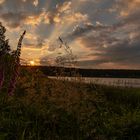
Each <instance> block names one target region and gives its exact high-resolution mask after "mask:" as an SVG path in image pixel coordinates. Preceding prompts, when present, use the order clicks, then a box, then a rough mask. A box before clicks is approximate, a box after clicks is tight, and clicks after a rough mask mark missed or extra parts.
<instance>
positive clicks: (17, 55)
mask: <svg viewBox="0 0 140 140" xmlns="http://www.w3.org/2000/svg"><path fill="white" fill-rule="evenodd" d="M25 33H26V31H24V32H23V34H22V35H21V37H20V39H19V42H18V45H17V50H16V51H15V53H14V54H13V57H14V69H13V75H12V78H11V80H10V84H9V88H8V95H9V96H12V95H13V92H14V89H15V86H16V81H17V78H18V75H19V66H20V53H21V45H22V40H23V38H24V35H25Z"/></svg>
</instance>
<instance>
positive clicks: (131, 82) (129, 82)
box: [49, 76, 140, 88]
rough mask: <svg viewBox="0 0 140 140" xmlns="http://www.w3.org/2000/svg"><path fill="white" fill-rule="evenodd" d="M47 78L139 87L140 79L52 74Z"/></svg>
mask: <svg viewBox="0 0 140 140" xmlns="http://www.w3.org/2000/svg"><path fill="white" fill-rule="evenodd" d="M49 78H51V79H59V80H67V81H73V82H83V83H95V84H101V85H111V86H121V87H138V88H140V79H135V78H89V77H54V76H49Z"/></svg>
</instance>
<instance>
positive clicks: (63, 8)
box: [0, 0, 140, 69]
mask: <svg viewBox="0 0 140 140" xmlns="http://www.w3.org/2000/svg"><path fill="white" fill-rule="evenodd" d="M139 7H140V0H0V22H2V24H3V25H4V26H5V27H6V28H7V33H6V35H7V37H8V38H9V39H10V42H9V43H10V45H11V46H12V49H15V48H16V45H17V42H18V39H19V37H20V34H22V32H23V31H24V30H26V31H27V33H26V36H25V38H24V41H23V46H22V52H21V59H22V61H24V62H26V63H30V64H35V65H54V64H55V60H56V58H57V57H58V56H60V55H61V56H66V52H65V51H64V49H63V48H60V47H59V46H60V42H59V40H58V38H59V37H61V38H62V39H63V40H64V41H65V42H67V44H68V45H69V46H70V48H71V49H72V52H73V55H74V56H76V61H77V63H76V66H77V67H81V68H96V69H140V8H139Z"/></svg>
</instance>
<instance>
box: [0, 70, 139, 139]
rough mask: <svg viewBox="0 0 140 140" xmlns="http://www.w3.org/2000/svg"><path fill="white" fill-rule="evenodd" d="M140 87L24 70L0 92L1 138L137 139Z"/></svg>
mask: <svg viewBox="0 0 140 140" xmlns="http://www.w3.org/2000/svg"><path fill="white" fill-rule="evenodd" d="M139 132H140V89H136V88H123V87H120V88H118V87H117V88H115V87H113V86H102V85H95V84H85V83H76V82H69V81H63V80H61V81H59V80H56V79H49V78H47V76H46V75H44V74H42V72H40V71H39V70H32V69H30V68H28V69H26V70H25V69H23V70H21V72H20V75H19V78H18V80H17V85H16V88H15V91H14V95H13V96H7V93H6V90H5V89H4V87H3V89H2V90H1V93H0V140H139V139H140V133H139Z"/></svg>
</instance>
